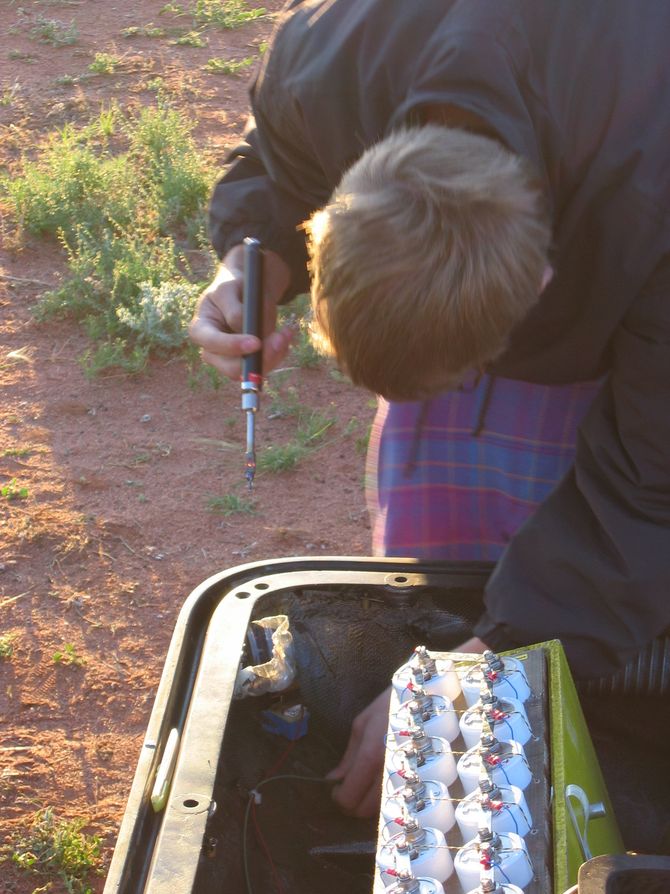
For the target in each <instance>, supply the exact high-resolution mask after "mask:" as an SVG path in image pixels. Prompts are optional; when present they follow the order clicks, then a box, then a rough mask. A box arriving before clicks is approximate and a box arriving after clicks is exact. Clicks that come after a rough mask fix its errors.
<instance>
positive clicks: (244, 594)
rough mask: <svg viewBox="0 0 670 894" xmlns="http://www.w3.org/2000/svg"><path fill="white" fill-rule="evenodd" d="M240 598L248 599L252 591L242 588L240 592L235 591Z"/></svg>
mask: <svg viewBox="0 0 670 894" xmlns="http://www.w3.org/2000/svg"><path fill="white" fill-rule="evenodd" d="M235 595H236V596H237V598H238V599H248V598H249V597H250V596H251V593H247V592H246V590H241V591H240V592H238V593H235Z"/></svg>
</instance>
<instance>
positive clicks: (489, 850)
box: [454, 831, 534, 891]
mask: <svg viewBox="0 0 670 894" xmlns="http://www.w3.org/2000/svg"><path fill="white" fill-rule="evenodd" d="M454 869H455V870H456V875H457V876H458V880H459V881H460V883H461V886H462V888H463V890H464V891H469V890H470V888H473V887H474V888H476V887H477V885H478V884H479V883H480V878H481V872H482V869H491V870H492V871H493V877H494V879H495V881H497V882H509V883H511V884H513V885H518V886H519V887H520V888H522V889H523V888H524V887H525V886H526V885H527V884H529V882H530V881H531V880H532V878H533V875H534V873H533V867H532V864H531V862H530V857H529V856H528V849H527V847H526V843H525V841H524V840H523V838H521V836H520V835H516V834H515V833H514V832H509V833H508V834H506V835H495V834H491V833H488V834H487V833H486V832H485V831H482V832H480V834H478V835H477V837H476V838H473V839H472V841H468V843H467V844H466V845H464V846H463V847H462V848H461V849H460V850H459V851H458V852H457V854H456V857H455V859H454Z"/></svg>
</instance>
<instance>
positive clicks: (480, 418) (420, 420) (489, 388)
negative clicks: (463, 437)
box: [405, 373, 495, 478]
mask: <svg viewBox="0 0 670 894" xmlns="http://www.w3.org/2000/svg"><path fill="white" fill-rule="evenodd" d="M481 376H482V373H480V375H479V377H478V379H477V380H476V381H475V383H474V387H475V388H476V387H477V386H478V385H479V383H480V381H481ZM494 386H495V376H492V375H490V374H489V375H487V376H486V382H485V385H484V394H483V395H482V401H481V404H480V406H479V412H478V413H477V421H476V422H475V426H474V428H473V429H472V436H473V437H475V438H477V437H479V435H480V434H481V433H482V431H483V430H484V425H485V424H486V414H487V413H488V410H489V407H490V406H491V398H492V396H493V388H494ZM462 389H463V386H461V389H460V390H462ZM430 404H431V400H422V401H421V405H420V406H419V410H418V412H417V416H416V422H415V423H414V435H413V437H412V444H411V446H410V450H409V456H408V458H407V463H406V464H405V477H406V478H410V477H411V476H412V475H413V474H414V473H415V472H416V467H417V463H418V460H419V451H420V450H421V435H422V434H423V430H424V427H425V425H426V419H427V418H428V410H429V409H430Z"/></svg>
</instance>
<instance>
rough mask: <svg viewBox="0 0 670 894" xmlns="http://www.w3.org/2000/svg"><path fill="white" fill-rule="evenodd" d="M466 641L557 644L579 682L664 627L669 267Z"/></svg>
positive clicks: (667, 600)
mask: <svg viewBox="0 0 670 894" xmlns="http://www.w3.org/2000/svg"><path fill="white" fill-rule="evenodd" d="M485 601H486V613H485V615H484V616H483V617H482V618H481V619H480V621H479V622H478V624H477V626H476V628H475V632H476V634H477V635H478V636H479V637H480V638H481V639H483V640H484V642H486V643H487V644H488V645H489V646H490V647H491V648H494V649H504V648H512V647H514V646H519V645H527V644H529V643H532V642H538V641H541V640H545V639H550V638H554V637H557V638H559V639H561V640H562V642H563V645H564V647H565V649H566V654H567V656H568V659H569V661H570V663H571V666H572V669H573V672H574V673H575V675H576V676H577V677H579V678H583V679H585V678H589V677H596V676H604V675H606V674H609V673H612V672H614V671H615V670H617V669H618V668H619V667H620V666H621V665H623V664H625V663H626V662H627V661H629V660H630V659H631V658H632V657H634V656H635V655H636V653H638V652H639V651H640V650H641V649H642V648H644V647H645V646H646V645H647V644H648V643H649V641H650V640H652V639H653V638H654V637H655V636H657V635H658V634H660V633H662V632H663V631H664V630H665V629H666V628H668V626H669V625H670V258H666V260H665V262H664V263H663V264H662V265H661V267H659V268H657V272H656V273H655V275H654V276H653V277H652V279H651V281H650V283H649V285H648V286H647V288H646V289H645V290H644V292H643V294H642V295H641V296H640V297H639V299H638V300H637V302H636V303H635V305H634V306H633V308H632V309H631V310H630V311H629V312H628V314H627V316H626V317H625V319H624V320H623V321H622V323H621V324H620V325H619V327H618V329H617V332H616V334H615V336H614V339H613V344H612V366H611V373H610V375H609V378H608V380H607V382H606V383H605V385H604V387H603V389H602V391H601V393H600V394H599V396H598V397H597V398H596V401H595V402H594V405H593V406H592V407H591V410H590V411H589V413H588V415H587V417H586V419H585V421H584V423H583V424H582V427H581V431H580V435H579V440H578V445H577V453H576V459H575V464H574V468H573V470H572V471H571V472H570V473H569V474H568V476H567V477H566V478H565V479H564V480H563V481H562V482H561V483H560V484H559V485H558V487H557V488H556V489H555V490H554V491H553V493H552V494H551V495H550V497H549V498H548V499H547V500H546V502H545V503H544V504H543V505H542V506H540V507H539V509H538V511H537V512H536V513H535V514H534V515H533V516H532V517H531V518H530V519H529V520H528V521H527V522H526V524H525V525H524V526H523V527H522V528H521V530H520V531H519V532H518V533H517V535H516V536H515V537H514V539H513V540H512V542H511V543H510V545H509V547H508V549H507V550H506V552H505V554H504V555H503V557H502V559H501V561H500V563H499V565H498V567H497V568H496V570H495V572H494V574H493V576H492V578H491V580H490V582H489V586H488V588H487V593H486V600H485Z"/></svg>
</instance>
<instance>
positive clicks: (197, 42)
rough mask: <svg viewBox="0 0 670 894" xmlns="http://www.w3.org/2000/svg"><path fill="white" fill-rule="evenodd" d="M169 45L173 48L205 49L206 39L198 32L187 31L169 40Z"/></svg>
mask: <svg viewBox="0 0 670 894" xmlns="http://www.w3.org/2000/svg"><path fill="white" fill-rule="evenodd" d="M170 45H171V46H173V47H206V46H207V38H206V37H203V36H202V34H200V32H198V31H187V32H186V33H185V34H180V35H179V37H175V39H174V40H171V41H170Z"/></svg>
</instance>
